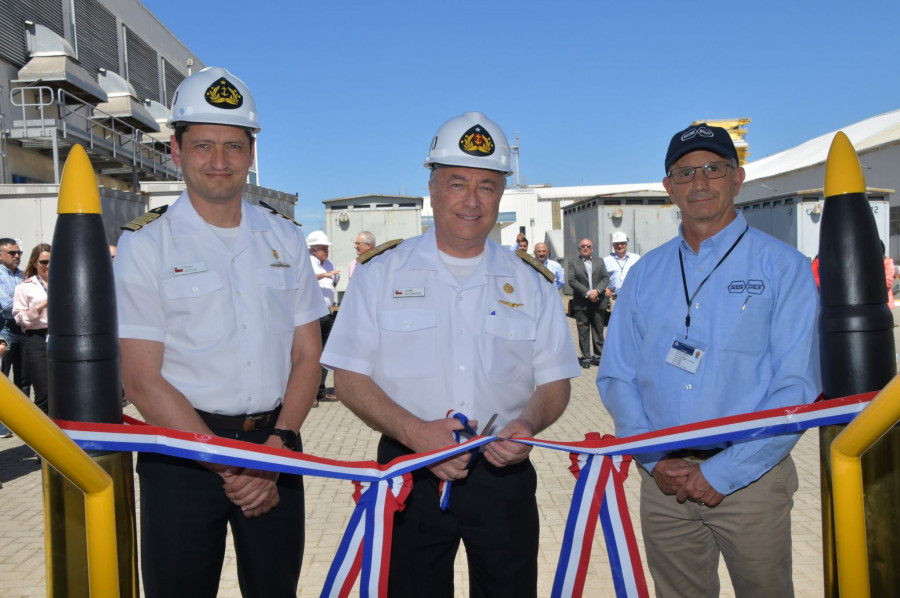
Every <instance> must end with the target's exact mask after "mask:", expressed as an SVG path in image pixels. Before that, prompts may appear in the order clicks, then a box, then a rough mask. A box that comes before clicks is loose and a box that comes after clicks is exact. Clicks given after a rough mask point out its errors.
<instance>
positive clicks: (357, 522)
mask: <svg viewBox="0 0 900 598" xmlns="http://www.w3.org/2000/svg"><path fill="white" fill-rule="evenodd" d="M354 484H355V485H356V492H355V493H354V495H353V499H354V500H355V501H356V508H355V509H354V510H353V515H352V516H351V517H350V523H349V524H348V525H347V530H346V531H345V532H344V536H343V538H341V543H340V546H339V547H338V552H337V555H336V556H335V559H334V561H332V563H331V568H330V569H329V571H328V577H327V578H326V579H325V586H324V587H323V588H322V594H321V596H322V598H332V597H333V598H345V597H346V596H349V595H350V590H351V589H352V588H353V584H354V583H355V582H356V578H357V576H358V575H359V573H360V570H362V580H361V582H360V586H361V587H360V594H361V595H363V596H387V583H388V571H389V570H390V556H391V540H392V538H393V522H394V513H396V512H398V511H402V510H403V507H404V501H405V500H406V497H407V496H408V495H409V491H410V489H411V488H412V474H410V473H405V474H403V475H401V476H396V477H394V478H391V479H388V480H382V481H379V482H354Z"/></svg>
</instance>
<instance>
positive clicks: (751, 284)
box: [747, 280, 766, 295]
mask: <svg viewBox="0 0 900 598" xmlns="http://www.w3.org/2000/svg"><path fill="white" fill-rule="evenodd" d="M765 290H766V285H765V284H763V281H761V280H748V281H747V292H748V293H750V294H751V295H762V292H763V291H765Z"/></svg>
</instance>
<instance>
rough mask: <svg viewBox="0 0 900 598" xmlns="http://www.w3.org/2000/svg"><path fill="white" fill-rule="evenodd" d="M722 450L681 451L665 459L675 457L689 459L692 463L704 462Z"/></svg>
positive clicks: (670, 454) (668, 455)
mask: <svg viewBox="0 0 900 598" xmlns="http://www.w3.org/2000/svg"><path fill="white" fill-rule="evenodd" d="M722 450H723V449H720V448H715V449H707V450H697V449H681V450H678V451H675V452H672V453H669V454H667V455H666V457H675V458H676V459H691V460H692V461H706V460H707V459H709V458H710V457H714V456H716V455H718V454H719V453H721V452H722Z"/></svg>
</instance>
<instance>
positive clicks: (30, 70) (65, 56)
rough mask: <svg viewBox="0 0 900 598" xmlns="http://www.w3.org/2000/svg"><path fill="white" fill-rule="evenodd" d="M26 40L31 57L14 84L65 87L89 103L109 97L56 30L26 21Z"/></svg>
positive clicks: (102, 100)
mask: <svg viewBox="0 0 900 598" xmlns="http://www.w3.org/2000/svg"><path fill="white" fill-rule="evenodd" d="M25 39H26V42H27V44H28V54H29V56H30V57H31V59H30V60H29V61H28V62H27V63H26V64H25V66H23V67H22V68H21V69H20V70H19V73H18V78H17V79H16V80H14V81H12V83H19V84H26V85H37V84H44V85H51V86H53V87H57V88H61V89H64V90H66V91H68V92H69V93H71V94H72V95H74V96H75V97H77V98H79V99H81V100H84V101H85V102H90V103H97V102H105V101H106V100H107V97H106V92H104V91H103V89H101V88H100V87H99V86H98V85H97V84H96V83H94V77H93V76H91V74H90V73H88V72H87V71H86V70H85V69H84V68H82V67H81V65H79V64H78V60H77V59H76V58H75V51H74V50H73V49H72V46H70V45H69V42H67V41H66V40H65V39H63V38H61V37H60V36H58V35H57V34H56V33H55V32H53V31H52V30H50V29H48V28H47V27H44V26H43V25H39V24H37V23H33V22H31V21H25Z"/></svg>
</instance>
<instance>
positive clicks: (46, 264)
mask: <svg viewBox="0 0 900 598" xmlns="http://www.w3.org/2000/svg"><path fill="white" fill-rule="evenodd" d="M38 263H39V264H40V265H42V266H49V265H50V260H38Z"/></svg>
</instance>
